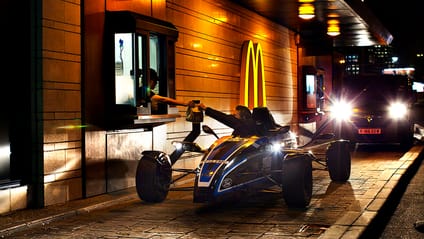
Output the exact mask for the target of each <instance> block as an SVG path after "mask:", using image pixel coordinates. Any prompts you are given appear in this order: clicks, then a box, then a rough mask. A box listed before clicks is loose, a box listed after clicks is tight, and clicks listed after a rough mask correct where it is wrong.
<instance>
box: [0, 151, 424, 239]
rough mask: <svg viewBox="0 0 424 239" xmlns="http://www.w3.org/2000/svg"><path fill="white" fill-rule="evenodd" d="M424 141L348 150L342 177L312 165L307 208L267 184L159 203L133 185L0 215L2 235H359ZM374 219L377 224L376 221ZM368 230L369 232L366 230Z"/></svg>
mask: <svg viewBox="0 0 424 239" xmlns="http://www.w3.org/2000/svg"><path fill="white" fill-rule="evenodd" d="M423 149H424V146H420V145H417V146H414V147H413V148H412V149H411V150H410V151H409V152H407V153H405V154H403V152H399V151H392V152H366V151H365V152H360V151H357V152H354V153H352V156H353V160H352V170H351V171H352V173H351V177H350V179H349V181H348V182H346V183H336V182H331V180H330V177H329V175H328V172H327V171H325V170H316V171H314V172H313V175H314V178H313V179H314V184H313V196H312V201H311V205H310V206H309V207H308V208H306V209H290V208H287V206H286V205H285V203H284V201H283V199H282V196H281V192H280V191H278V190H269V191H265V192H262V193H260V194H258V195H256V196H254V197H249V198H246V199H245V200H242V201H241V202H237V203H227V204H222V205H205V204H195V203H192V192H191V191H187V190H181V191H179V190H173V191H171V192H170V194H169V195H168V198H167V199H166V200H165V201H164V202H163V203H159V204H148V203H145V202H142V201H140V200H139V199H138V197H137V195H136V193H135V191H134V188H132V189H129V190H126V191H123V192H119V193H116V194H108V195H102V196H99V197H94V198H91V199H84V200H79V201H76V202H70V203H68V204H66V205H61V206H60V205H59V206H54V207H47V208H45V209H39V210H24V211H23V212H16V213H12V214H10V215H5V216H2V217H1V218H0V225H1V226H0V236H2V237H3V238H247V239H248V238H263V239H266V238H320V239H325V238H331V239H334V238H349V239H350V238H360V237H361V235H363V233H365V232H366V233H368V234H369V235H371V234H370V231H369V229H368V228H369V225H370V224H372V225H373V226H375V225H374V224H375V223H374V221H375V219H378V212H379V211H380V210H381V209H382V208H383V207H384V205H385V202H386V201H388V198H389V196H390V195H391V193H392V192H393V191H395V189H396V185H398V182H399V181H400V180H401V179H402V177H403V175H406V174H408V173H407V172H408V170H410V168H412V166H413V164H414V162H415V161H417V158H418V156H419V155H420V153H421V151H422V150H423ZM380 226H381V225H380ZM369 238H371V237H369Z"/></svg>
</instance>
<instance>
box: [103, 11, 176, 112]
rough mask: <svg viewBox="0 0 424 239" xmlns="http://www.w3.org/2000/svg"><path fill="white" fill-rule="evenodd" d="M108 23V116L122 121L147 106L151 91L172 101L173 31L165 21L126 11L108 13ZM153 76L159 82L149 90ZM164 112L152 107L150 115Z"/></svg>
mask: <svg viewBox="0 0 424 239" xmlns="http://www.w3.org/2000/svg"><path fill="white" fill-rule="evenodd" d="M107 23H108V24H109V25H108V27H107V29H108V30H109V31H111V32H110V33H108V34H107V35H108V36H110V38H109V39H110V40H112V39H113V50H112V51H110V53H106V55H107V56H111V57H109V58H108V59H110V61H109V60H108V63H107V65H106V69H105V74H106V76H107V77H106V78H107V79H110V80H108V82H109V87H108V92H109V93H108V94H107V95H106V97H107V98H108V99H107V102H108V103H107V104H108V106H107V108H108V109H109V112H110V113H109V115H113V116H114V117H115V116H116V115H121V114H122V115H123V118H125V115H128V114H135V112H136V110H135V109H136V107H139V106H144V107H147V106H150V100H149V97H148V95H149V92H150V90H152V91H153V92H154V93H155V94H160V95H162V96H168V97H172V98H174V97H175V87H174V86H175V83H174V82H175V62H174V61H175V57H174V56H175V52H174V51H175V42H176V40H177V38H178V32H177V30H176V28H175V27H174V26H173V25H172V24H170V23H168V22H163V21H161V20H157V19H152V18H148V17H144V16H141V15H138V14H133V13H129V12H109V13H108V21H107ZM107 46H110V47H106V49H111V48H112V44H111V43H107ZM112 59H113V60H112ZM112 63H113V66H112V65H111V64H112ZM112 70H113V71H114V72H113V73H112ZM152 70H153V71H154V72H153V71H152ZM153 75H157V76H158V79H159V80H158V81H156V82H157V83H156V85H155V86H154V89H150V85H149V84H148V83H149V82H150V79H152V78H153ZM152 87H153V86H152ZM166 113H167V106H166V105H160V106H159V107H158V108H154V109H153V108H152V114H166ZM127 118H129V117H127Z"/></svg>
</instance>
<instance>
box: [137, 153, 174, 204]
mask: <svg viewBox="0 0 424 239" xmlns="http://www.w3.org/2000/svg"><path fill="white" fill-rule="evenodd" d="M171 179H172V170H171V165H170V163H169V158H168V157H167V156H166V155H165V154H163V153H162V154H160V155H158V156H157V158H155V157H152V156H150V155H148V156H146V155H144V156H143V157H142V158H141V159H140V161H139V162H138V166H137V172H136V181H135V184H136V189H137V194H138V196H139V197H140V199H141V200H144V201H146V202H162V201H163V200H165V198H166V196H167V195H168V191H169V187H170V184H171Z"/></svg>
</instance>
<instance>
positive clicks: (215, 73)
mask: <svg viewBox="0 0 424 239" xmlns="http://www.w3.org/2000/svg"><path fill="white" fill-rule="evenodd" d="M167 20H168V21H169V22H172V23H173V24H174V25H175V26H176V27H177V28H178V30H179V34H180V35H179V39H178V42H177V45H176V51H177V54H176V68H177V69H176V74H177V75H176V89H177V98H181V99H184V100H189V99H200V100H201V101H202V102H204V103H205V104H207V105H209V106H211V107H214V108H217V109H220V110H222V111H225V112H230V111H231V109H233V108H234V106H235V105H237V104H238V103H239V95H240V92H239V91H240V89H239V88H240V78H239V77H240V62H241V61H240V59H241V58H240V55H241V48H242V44H243V42H244V41H246V40H252V41H253V42H255V43H256V42H258V43H260V44H261V45H262V49H263V54H264V66H265V78H266V91H267V102H268V103H267V106H268V107H269V108H270V110H271V111H272V112H273V114H274V115H275V118H276V120H277V121H279V122H280V123H283V124H289V123H292V122H296V121H297V116H296V115H297V54H296V45H295V36H294V32H291V31H289V30H288V29H287V28H285V27H282V26H280V25H277V24H276V23H274V22H271V21H269V20H267V19H265V18H263V17H261V16H259V15H257V14H255V13H253V12H251V11H249V10H246V9H244V8H242V7H240V6H238V5H236V4H233V3H231V2H229V1H224V0H218V1H209V0H170V1H167Z"/></svg>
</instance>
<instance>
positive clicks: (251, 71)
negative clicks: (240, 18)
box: [240, 40, 266, 108]
mask: <svg viewBox="0 0 424 239" xmlns="http://www.w3.org/2000/svg"><path fill="white" fill-rule="evenodd" d="M263 62H264V60H263V54H262V47H261V45H260V44H259V43H256V44H253V42H252V41H251V40H248V41H245V42H243V49H242V55H241V72H240V104H241V105H245V106H247V107H249V108H254V107H258V106H266V94H265V71H264V63H263Z"/></svg>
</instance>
